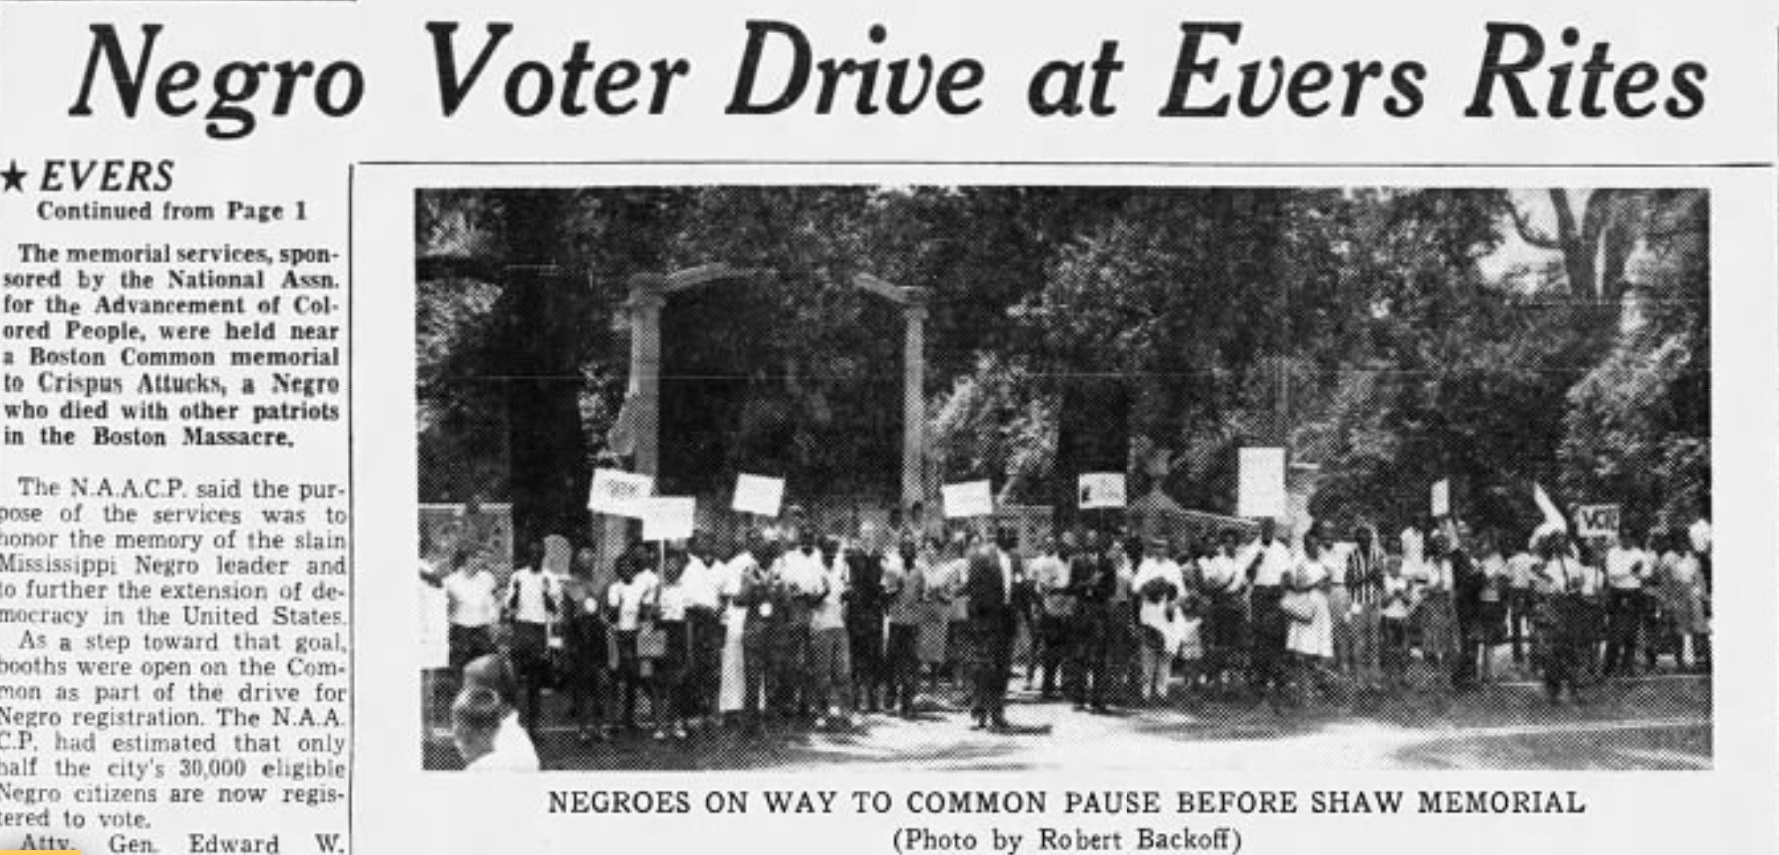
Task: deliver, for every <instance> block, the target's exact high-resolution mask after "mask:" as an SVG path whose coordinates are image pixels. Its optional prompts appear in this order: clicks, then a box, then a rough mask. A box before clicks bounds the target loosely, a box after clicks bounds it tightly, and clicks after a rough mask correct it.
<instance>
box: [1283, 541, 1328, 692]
mask: <svg viewBox="0 0 1779 855" xmlns="http://www.w3.org/2000/svg"><path fill="white" fill-rule="evenodd" d="M1331 578H1332V576H1331V575H1330V573H1329V572H1328V566H1327V564H1326V561H1325V558H1324V556H1323V553H1322V539H1321V538H1320V537H1319V536H1318V535H1317V534H1316V533H1315V532H1313V531H1312V532H1309V533H1307V534H1305V535H1304V536H1303V555H1302V556H1301V557H1299V558H1298V561H1297V566H1296V567H1294V568H1292V571H1291V573H1290V576H1289V582H1288V584H1289V590H1290V594H1289V597H1288V599H1289V600H1290V602H1289V603H1287V604H1286V607H1285V608H1286V613H1287V614H1288V615H1290V618H1291V625H1290V627H1288V628H1287V630H1286V634H1285V649H1286V650H1289V651H1291V653H1292V654H1294V656H1295V658H1296V659H1297V664H1298V691H1299V692H1301V693H1303V696H1304V697H1305V698H1308V697H1309V696H1310V691H1311V689H1312V686H1313V684H1314V683H1325V682H1326V681H1327V674H1328V668H1329V666H1330V664H1331V663H1332V662H1333V660H1334V615H1333V613H1331V612H1330V611H1329V608H1328V587H1329V581H1330V579H1331Z"/></svg>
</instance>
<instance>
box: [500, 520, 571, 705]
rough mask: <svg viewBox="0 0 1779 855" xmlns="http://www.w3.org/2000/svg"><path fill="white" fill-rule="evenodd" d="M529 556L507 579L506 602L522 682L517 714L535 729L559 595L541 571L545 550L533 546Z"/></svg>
mask: <svg viewBox="0 0 1779 855" xmlns="http://www.w3.org/2000/svg"><path fill="white" fill-rule="evenodd" d="M530 557H531V560H530V561H528V562H527V563H526V564H525V566H523V567H520V568H519V569H517V570H514V571H513V577H512V579H510V580H508V582H507V597H506V604H507V614H508V615H509V617H510V618H511V621H512V638H511V641H510V646H511V648H512V656H513V668H514V669H515V670H516V671H517V672H518V677H519V683H520V685H521V686H523V701H524V703H523V704H522V705H521V706H520V708H519V714H520V718H521V720H522V721H523V722H524V724H525V729H526V730H530V731H534V732H535V731H536V730H537V726H538V711H539V707H540V704H541V703H542V699H543V690H544V684H545V683H546V682H548V681H549V659H548V651H549V644H550V622H551V621H554V620H555V619H556V609H557V603H558V601H559V599H560V596H559V592H558V591H557V590H556V585H555V581H554V580H553V579H551V577H550V576H549V575H548V574H546V573H544V564H543V559H544V550H543V549H542V548H541V547H539V548H535V549H533V550H532V553H531V556H530Z"/></svg>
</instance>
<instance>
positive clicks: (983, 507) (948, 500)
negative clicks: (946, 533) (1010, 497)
mask: <svg viewBox="0 0 1779 855" xmlns="http://www.w3.org/2000/svg"><path fill="white" fill-rule="evenodd" d="M943 493H944V496H943V498H944V500H945V516H946V517H947V518H948V519H958V518H961V517H986V516H989V515H990V514H993V513H994V512H995V501H994V493H993V492H992V491H990V490H989V487H988V482H987V481H966V482H964V483H962V484H946V485H945V488H944V490H943Z"/></svg>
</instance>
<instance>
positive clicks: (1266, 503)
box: [1235, 448, 1285, 518]
mask: <svg viewBox="0 0 1779 855" xmlns="http://www.w3.org/2000/svg"><path fill="white" fill-rule="evenodd" d="M1239 462H1240V464H1241V472H1240V475H1239V478H1240V480H1239V481H1238V483H1237V490H1236V498H1235V507H1236V511H1235V512H1236V515H1237V516H1242V517H1250V518H1254V517H1278V516H1283V515H1284V514H1285V449H1283V448H1244V449H1242V450H1241V457H1240V460H1239Z"/></svg>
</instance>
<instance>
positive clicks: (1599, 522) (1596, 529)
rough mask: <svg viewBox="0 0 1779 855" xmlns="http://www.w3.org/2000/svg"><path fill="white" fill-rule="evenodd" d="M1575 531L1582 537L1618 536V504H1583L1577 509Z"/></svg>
mask: <svg viewBox="0 0 1779 855" xmlns="http://www.w3.org/2000/svg"><path fill="white" fill-rule="evenodd" d="M1575 531H1576V532H1577V533H1578V534H1580V535H1581V536H1582V537H1617V536H1618V506H1617V505H1582V506H1581V507H1579V508H1576V509H1575Z"/></svg>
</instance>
